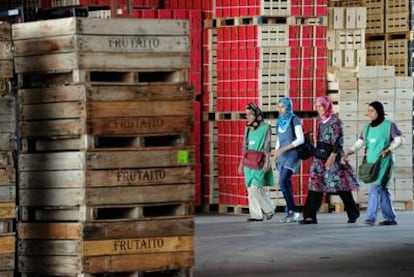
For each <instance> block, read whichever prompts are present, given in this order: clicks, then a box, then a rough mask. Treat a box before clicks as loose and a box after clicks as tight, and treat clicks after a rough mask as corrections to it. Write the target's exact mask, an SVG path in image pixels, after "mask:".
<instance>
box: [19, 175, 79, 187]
mask: <svg viewBox="0 0 414 277" xmlns="http://www.w3.org/2000/svg"><path fill="white" fill-rule="evenodd" d="M84 186H85V171H83V170H61V171H60V170H57V171H38V172H20V173H19V187H20V188H21V189H25V188H32V189H36V188H79V187H84Z"/></svg>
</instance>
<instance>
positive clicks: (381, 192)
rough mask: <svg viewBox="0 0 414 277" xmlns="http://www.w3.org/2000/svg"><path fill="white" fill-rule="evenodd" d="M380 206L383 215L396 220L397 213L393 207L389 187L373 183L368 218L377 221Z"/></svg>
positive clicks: (370, 191)
mask: <svg viewBox="0 0 414 277" xmlns="http://www.w3.org/2000/svg"><path fill="white" fill-rule="evenodd" d="M378 206H380V207H381V212H382V216H383V217H384V219H385V220H387V221H394V220H395V218H396V214H395V212H394V209H393V207H392V201H391V194H390V192H389V191H388V189H387V188H385V187H383V186H378V185H377V184H371V185H370V190H369V198H368V208H367V220H369V221H372V222H375V220H376V219H377V212H378Z"/></svg>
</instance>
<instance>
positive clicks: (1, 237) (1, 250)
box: [0, 233, 16, 254]
mask: <svg viewBox="0 0 414 277" xmlns="http://www.w3.org/2000/svg"><path fill="white" fill-rule="evenodd" d="M15 240H16V239H15V235H14V234H10V233H8V234H0V254H7V253H15V252H16V249H15V245H14V244H15Z"/></svg>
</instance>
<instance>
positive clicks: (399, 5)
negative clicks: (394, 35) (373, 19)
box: [385, 0, 410, 13]
mask: <svg viewBox="0 0 414 277" xmlns="http://www.w3.org/2000/svg"><path fill="white" fill-rule="evenodd" d="M409 4H410V2H409V0H386V1H385V8H386V10H387V13H402V12H406V11H408V10H409V9H410V6H409Z"/></svg>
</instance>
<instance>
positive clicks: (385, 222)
mask: <svg viewBox="0 0 414 277" xmlns="http://www.w3.org/2000/svg"><path fill="white" fill-rule="evenodd" d="M379 225H397V221H395V220H384V221H381V222H380V223H379Z"/></svg>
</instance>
